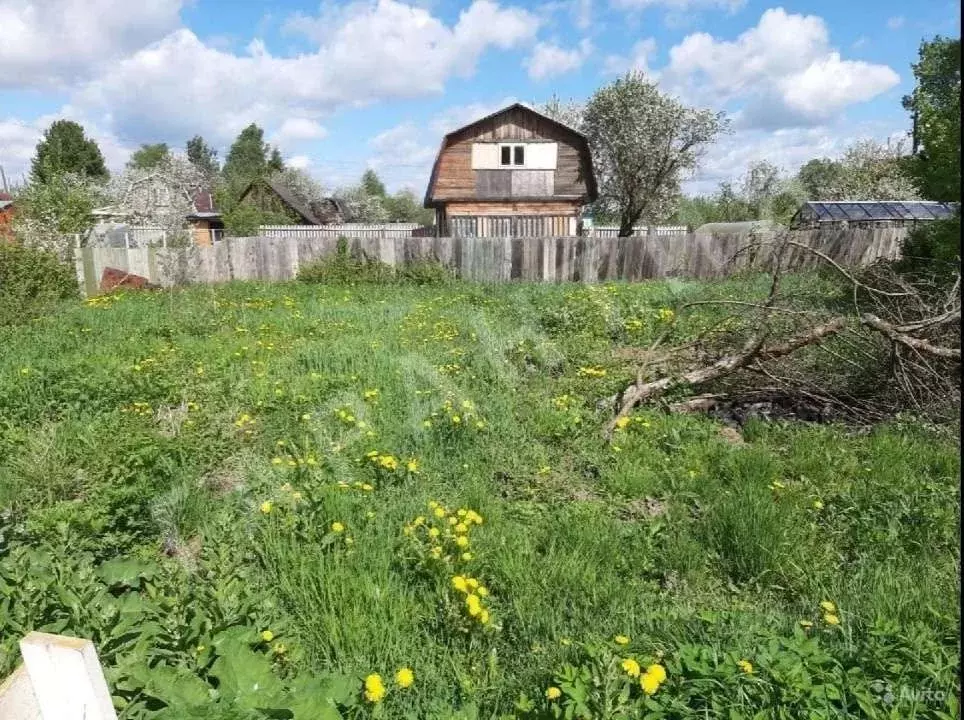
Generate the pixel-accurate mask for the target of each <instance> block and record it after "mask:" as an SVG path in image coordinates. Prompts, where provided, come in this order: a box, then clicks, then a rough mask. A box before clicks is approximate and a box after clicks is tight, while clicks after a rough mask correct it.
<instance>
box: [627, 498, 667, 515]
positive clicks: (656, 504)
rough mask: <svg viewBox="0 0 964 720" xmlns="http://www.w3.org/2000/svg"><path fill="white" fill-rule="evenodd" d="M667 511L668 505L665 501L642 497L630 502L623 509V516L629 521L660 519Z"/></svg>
mask: <svg viewBox="0 0 964 720" xmlns="http://www.w3.org/2000/svg"><path fill="white" fill-rule="evenodd" d="M668 510H669V503H667V502H666V501H665V500H657V499H656V498H651V497H648V496H647V497H644V498H641V499H638V500H631V501H629V502H628V503H626V505H625V507H624V508H623V515H624V516H625V517H627V518H628V519H631V520H652V519H653V518H658V517H662V516H663V515H665V514H666V512H667V511H668Z"/></svg>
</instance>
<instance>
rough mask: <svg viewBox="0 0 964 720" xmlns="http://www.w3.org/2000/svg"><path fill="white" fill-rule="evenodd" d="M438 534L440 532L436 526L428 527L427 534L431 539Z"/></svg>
mask: <svg viewBox="0 0 964 720" xmlns="http://www.w3.org/2000/svg"><path fill="white" fill-rule="evenodd" d="M439 534H440V533H439V529H438V528H429V529H428V536H429V537H430V538H433V539H434V538H437V537H438V536H439Z"/></svg>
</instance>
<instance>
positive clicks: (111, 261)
mask: <svg viewBox="0 0 964 720" xmlns="http://www.w3.org/2000/svg"><path fill="white" fill-rule="evenodd" d="M791 234H792V236H793V239H794V240H796V241H797V242H801V243H804V244H806V245H808V246H810V247H813V248H815V249H819V250H820V251H821V252H823V253H824V254H826V255H828V256H829V257H831V258H832V259H833V260H835V261H836V262H838V263H840V264H841V265H844V266H858V265H865V264H869V263H872V262H874V261H875V260H878V259H881V258H885V259H894V258H896V257H898V256H899V253H900V247H901V243H902V241H903V238H904V236H905V234H906V229H904V228H881V229H839V230H834V231H830V232H827V231H820V230H801V231H794V232H793V233H791ZM772 239H774V235H773V234H772V233H762V234H756V235H751V234H748V233H747V234H728V235H695V234H687V235H675V236H674V235H662V236H660V235H657V236H649V237H645V236H643V237H629V238H617V237H571V236H566V237H537V238H518V237H482V238H480V237H442V238H435V237H404V238H391V237H376V238H365V237H357V238H350V239H349V240H348V247H349V251H350V252H351V253H353V254H355V255H356V256H366V257H369V258H374V259H378V260H381V261H382V262H385V263H388V264H390V265H401V264H405V263H411V262H415V261H418V260H438V261H439V262H442V263H443V264H445V265H446V266H447V267H449V268H451V269H452V270H453V271H454V272H455V273H456V274H457V275H458V276H459V277H461V278H463V279H466V280H474V281H480V282H504V281H510V280H525V281H534V282H536V281H538V282H601V281H609V280H628V281H639V280H647V279H654V278H663V277H685V278H717V277H725V276H727V275H730V274H733V273H734V272H739V271H743V270H747V269H759V270H763V269H766V268H767V267H768V264H769V263H770V261H771V252H770V249H769V247H768V246H766V245H765V244H764V245H763V246H762V247H758V248H756V249H755V250H754V251H752V252H747V251H746V250H747V248H749V247H750V246H752V245H755V244H756V243H758V242H761V241H762V242H763V243H766V242H767V241H769V240H772ZM337 242H338V240H337V238H335V237H304V236H289V237H252V238H229V239H225V240H222V241H219V242H216V243H215V244H214V245H213V246H211V247H190V248H178V249H175V248H166V249H165V248H131V249H124V248H101V247H85V248H82V249H81V248H78V249H77V250H76V256H75V257H76V263H77V276H78V279H80V280H81V285H82V287H84V288H85V289H86V291H87V292H88V294H91V293H93V292H95V291H96V287H97V284H98V283H99V281H100V275H101V273H102V272H103V269H104V268H105V267H115V268H118V269H121V270H129V271H130V272H133V273H137V274H139V275H144V276H145V277H147V278H148V279H150V280H151V281H152V282H156V283H160V284H161V285H164V286H170V285H175V284H181V283H186V282H215V283H217V282H227V281H230V280H290V279H292V278H294V277H295V276H296V275H297V273H298V269H299V268H300V267H301V266H302V265H304V264H306V263H310V262H312V261H314V260H318V259H320V258H323V257H327V256H330V255H332V254H333V253H335V251H336V248H337ZM787 263H788V266H789V267H790V268H791V269H805V268H810V267H814V266H816V265H818V264H819V263H820V260H819V258H817V257H816V256H815V255H813V254H812V253H808V252H806V251H804V250H802V249H794V251H793V252H792V253H790V254H789V257H788V259H787Z"/></svg>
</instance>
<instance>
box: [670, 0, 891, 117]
mask: <svg viewBox="0 0 964 720" xmlns="http://www.w3.org/2000/svg"><path fill="white" fill-rule="evenodd" d="M662 79H663V82H664V84H665V85H666V86H667V87H668V88H669V89H671V90H672V91H674V92H676V93H678V94H680V95H682V96H683V97H685V98H686V99H688V100H690V101H691V102H700V103H702V104H709V105H714V106H722V105H725V104H727V103H728V102H730V101H732V100H734V99H740V100H743V101H749V102H748V107H747V112H746V113H745V114H744V120H745V121H749V120H750V119H752V121H753V122H755V123H758V124H759V125H760V126H767V125H769V124H772V123H771V122H768V118H770V120H773V119H774V118H777V119H778V124H782V125H787V124H794V123H795V124H809V125H814V124H819V123H821V122H824V121H826V120H827V119H828V118H831V117H834V116H836V115H837V114H838V113H839V112H840V111H841V110H842V109H843V108H845V107H846V106H847V105H851V104H854V103H860V102H864V101H866V100H869V99H871V98H873V97H875V96H877V95H879V94H880V93H882V92H884V91H886V90H889V89H890V88H892V87H894V86H895V85H897V83H898V82H899V81H900V78H899V77H898V75H897V73H895V72H894V71H893V70H892V69H891V68H889V67H888V66H886V65H876V64H872V63H867V62H863V61H854V60H844V59H842V58H841V57H840V54H839V53H838V52H836V51H834V50H832V49H831V47H830V41H829V34H828V31H827V27H826V24H825V23H824V21H823V20H822V19H821V18H819V17H817V16H815V15H797V14H788V13H787V12H786V11H785V10H783V8H775V9H770V10H767V11H766V12H764V13H763V15H762V16H761V18H760V21H759V23H758V24H757V25H756V26H755V27H753V28H750V29H749V30H747V31H746V32H744V33H742V34H741V35H740V36H739V37H738V38H737V39H736V40H733V41H727V40H717V39H716V38H714V37H713V36H712V35H710V34H708V33H705V32H700V33H694V34H691V35H688V36H687V37H685V38H684V39H683V40H682V41H681V42H680V43H679V44H678V45H676V46H674V47H673V48H672V49H671V50H670V61H669V64H668V66H667V67H666V68H665V69H664V71H663V72H662Z"/></svg>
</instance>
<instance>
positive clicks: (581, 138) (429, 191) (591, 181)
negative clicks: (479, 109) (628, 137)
mask: <svg viewBox="0 0 964 720" xmlns="http://www.w3.org/2000/svg"><path fill="white" fill-rule="evenodd" d="M513 110H524V111H526V112H528V113H531V114H532V115H535V116H537V117H539V118H541V119H542V120H544V121H545V122H548V123H552V124H553V125H555V126H556V127H558V128H560V129H561V130H563V131H565V132H567V133H569V134H570V135H572V136H573V137H574V138H576V140H577V141H578V142H579V143H580V144H581V145H582V146H583V150H584V151H585V153H586V157H587V158H588V159H589V163H588V165H589V175H588V177H587V178H586V188H587V191H588V195H589V201H590V202H592V201H593V200H595V199H596V196H597V194H598V192H599V191H598V189H597V187H596V176H595V175H594V174H593V170H592V154H591V153H590V151H589V141H588V140H587V139H586V136H585V135H583V134H582V133H581V132H579V131H578V130H575V129H573V128H571V127H570V126H569V125H566V123H564V122H560V121H559V120H556V119H555V118H552V117H549V116H548V115H546V114H545V113H541V112H539V111H538V110H534V109H533V108H531V107H529V106H528V105H525V104H523V103H520V102H517V103H512V104H511V105H509V106H507V107H504V108H502V109H501V110H496V111H495V112H493V113H489V114H488V115H486V116H485V117H481V118H479V119H478V120H473V121H472V122H470V123H468V124H467V125H463V126H462V127H460V128H456V129H455V130H451V131H449V132H447V133H446V134H445V136H444V137H443V138H442V143H441V145H439V149H438V153H436V155H435V162H434V163H432V174H431V176H430V177H429V181H428V187H427V188H426V189H425V201H424V203H423V206H424V207H427V208H428V207H432V200H433V190H434V189H435V181H436V180H437V179H438V166H439V160H440V159H441V158H442V152H443V151H444V150H445V148H446V147H447V146H448V144H449V142H450V141H451V140H452V138H453V137H455V136H456V135H459V134H460V133H463V132H465V131H466V130H468V129H470V128H472V127H473V126H475V125H480V124H481V123H484V122H487V121H489V120H492V119H493V118H496V117H498V116H500V115H504V114H506V113H510V112H512V111H513ZM547 199H548V198H547Z"/></svg>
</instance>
